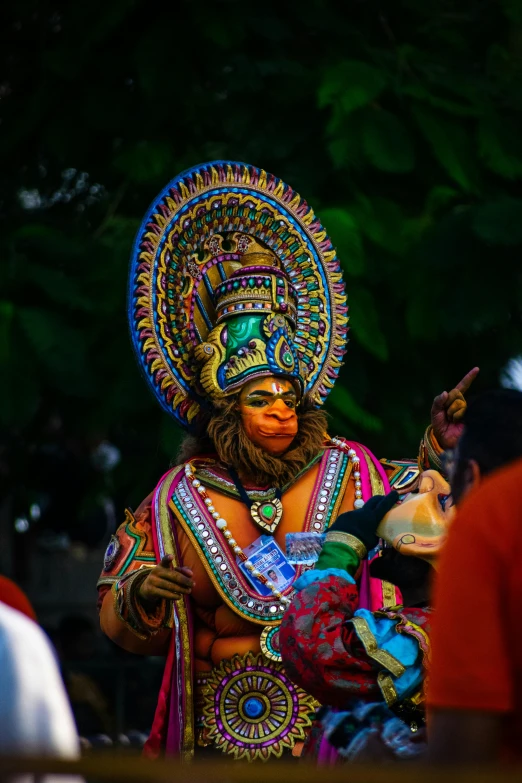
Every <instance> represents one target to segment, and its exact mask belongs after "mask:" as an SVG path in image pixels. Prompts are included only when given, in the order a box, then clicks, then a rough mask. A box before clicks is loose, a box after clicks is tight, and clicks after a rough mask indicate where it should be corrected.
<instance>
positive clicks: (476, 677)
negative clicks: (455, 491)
mask: <svg viewBox="0 0 522 783" xmlns="http://www.w3.org/2000/svg"><path fill="white" fill-rule="evenodd" d="M521 553H522V461H520V462H517V463H515V464H514V465H512V466H511V467H509V468H506V469H504V470H502V471H500V472H497V473H495V474H493V475H492V476H491V477H488V479H486V480H485V481H484V482H483V484H482V485H481V486H480V487H479V488H478V489H477V490H476V491H473V492H472V494H471V495H470V496H469V498H467V499H466V500H464V502H463V503H462V506H461V507H460V508H459V511H458V514H457V517H456V519H455V521H454V523H453V525H452V527H451V529H450V532H449V536H448V542H447V544H446V547H445V549H444V552H443V554H442V557H441V563H440V571H439V575H438V579H437V585H436V591H435V609H436V611H435V621H434V628H433V634H432V656H433V658H432V666H431V674H430V683H429V692H428V704H429V705H430V706H431V707H439V708H449V709H463V710H479V711H486V712H497V713H505V714H506V718H507V720H506V721H505V727H506V728H505V732H506V733H505V744H506V746H507V747H509V746H511V750H512V751H514V753H515V755H516V756H518V758H519V759H520V758H521V756H522V750H521V749H520V737H522V622H521V619H520V606H521V602H520V597H521V596H522V566H521V562H520V557H521ZM515 738H518V745H517V744H516V739H515Z"/></svg>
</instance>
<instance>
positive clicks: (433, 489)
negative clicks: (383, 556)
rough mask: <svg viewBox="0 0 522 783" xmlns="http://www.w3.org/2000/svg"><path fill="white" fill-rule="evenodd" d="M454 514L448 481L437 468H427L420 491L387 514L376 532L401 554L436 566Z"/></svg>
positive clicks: (421, 479) (421, 480) (410, 495)
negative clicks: (418, 558)
mask: <svg viewBox="0 0 522 783" xmlns="http://www.w3.org/2000/svg"><path fill="white" fill-rule="evenodd" d="M454 515H455V507H454V505H453V500H452V497H451V489H450V486H449V484H448V482H447V481H446V480H445V479H444V478H443V477H442V476H441V474H440V473H438V472H437V471H436V470H426V471H424V473H423V474H422V475H421V478H420V483H419V491H418V492H417V493H411V494H409V495H407V496H406V497H405V499H404V500H403V502H402V503H401V504H400V505H397V506H394V507H393V508H392V510H391V511H389V512H388V513H387V514H386V516H385V517H384V519H383V520H382V522H381V524H380V525H379V527H378V529H377V535H378V536H380V537H381V538H383V539H384V540H385V541H386V542H387V543H388V544H391V546H393V547H394V548H395V549H396V550H397V551H398V552H400V553H401V555H412V556H413V557H420V558H422V559H423V560H427V561H428V562H429V563H431V564H432V565H435V563H434V561H436V559H437V558H438V556H439V554H440V552H441V550H442V547H443V546H444V542H445V540H446V535H447V532H448V528H449V526H450V524H451V522H452V520H453V517H454Z"/></svg>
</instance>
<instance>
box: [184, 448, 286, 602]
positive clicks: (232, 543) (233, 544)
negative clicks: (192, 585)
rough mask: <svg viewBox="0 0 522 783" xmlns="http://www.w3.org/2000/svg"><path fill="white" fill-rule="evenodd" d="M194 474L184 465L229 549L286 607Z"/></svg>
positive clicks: (189, 478)
mask: <svg viewBox="0 0 522 783" xmlns="http://www.w3.org/2000/svg"><path fill="white" fill-rule="evenodd" d="M194 473H195V468H194V467H193V466H192V465H191V464H190V463H187V464H186V465H185V476H186V477H187V480H188V481H190V483H191V484H192V486H193V487H194V489H195V490H197V492H199V494H200V495H201V497H202V498H203V502H204V504H205V505H206V507H207V509H208V511H209V513H210V514H212V516H213V518H214V519H215V520H216V527H217V528H219V530H221V532H222V533H223V535H224V537H225V539H226V541H227V544H228V545H229V547H230V549H231V550H232V551H233V552H234V554H235V555H236V556H237V559H238V560H239V561H241V563H243V564H244V566H245V568H246V569H248V571H250V573H251V574H252V576H254V577H255V578H256V579H258V580H259V581H260V582H261V584H263V585H265V587H267V588H268V589H269V590H270V592H271V593H272V595H273V596H274V598H277V600H278V601H279V603H280V604H283V605H284V606H287V605H288V604H289V603H290V598H287V597H286V596H285V595H283V594H282V593H281V591H280V590H278V589H277V587H276V585H275V584H274V583H273V582H271V581H270V580H269V579H267V578H266V576H264V574H262V573H261V571H258V569H257V568H256V567H255V565H254V564H253V563H252V561H251V560H249V559H248V557H247V556H246V555H245V553H244V552H243V550H242V549H241V547H240V546H239V544H238V543H237V541H236V540H235V538H233V537H232V533H231V532H230V530H229V529H228V523H227V521H226V519H223V517H222V516H221V515H220V514H219V512H218V511H216V509H215V508H214V505H213V503H212V500H211V498H210V497H209V496H208V494H207V490H206V489H205V487H204V486H203V484H202V483H201V481H200V480H199V479H197V478H196V477H195V475H194Z"/></svg>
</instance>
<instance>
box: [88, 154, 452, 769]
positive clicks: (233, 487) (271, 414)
mask: <svg viewBox="0 0 522 783" xmlns="http://www.w3.org/2000/svg"><path fill="white" fill-rule="evenodd" d="M129 310H130V312H129V315H130V321H131V331H132V335H133V341H134V347H135V349H136V353H137V356H138V358H139V361H140V364H141V367H142V369H143V372H144V374H145V376H146V378H147V380H148V382H149V384H150V386H151V387H152V390H153V391H154V393H155V395H156V396H157V398H158V400H159V401H160V403H161V404H162V406H163V408H164V409H165V410H166V411H168V412H169V413H170V414H172V415H173V416H174V417H175V418H176V420H177V421H178V422H179V423H180V424H181V425H182V426H184V427H185V428H186V429H187V430H188V431H189V433H191V435H189V437H188V439H187V440H186V442H185V443H184V446H183V449H182V455H181V457H180V460H179V463H180V464H179V465H178V466H177V467H175V468H173V469H172V470H170V471H169V472H168V473H167V474H166V475H165V476H164V477H163V478H162V479H161V481H160V482H159V484H158V486H157V487H156V489H155V491H154V492H153V493H152V495H151V496H150V497H148V498H147V499H146V500H145V501H144V502H143V503H142V504H141V506H140V507H139V508H138V509H137V511H136V512H135V513H131V512H130V511H127V515H126V520H125V522H124V524H123V525H122V526H121V527H120V528H119V529H118V531H117V533H116V535H115V536H113V538H112V540H111V542H110V544H109V547H108V549H107V552H106V556H105V562H104V569H103V572H102V574H101V577H100V580H99V592H100V616H101V625H102V628H103V630H104V631H105V632H106V633H107V634H108V635H109V636H110V637H111V638H112V639H113V640H114V641H116V642H117V643H118V644H120V645H121V646H122V647H124V648H126V649H128V650H130V651H134V652H138V653H143V654H165V653H167V662H166V667H165V673H164V678H163V684H162V688H161V692H160V696H159V701H158V708H157V712H156V716H155V720H154V725H153V728H152V733H151V737H150V738H149V742H148V745H147V752H148V754H149V755H150V756H157V755H158V754H160V753H161V752H164V751H165V752H167V753H171V754H179V755H181V757H182V758H190V757H191V755H192V754H193V751H194V746H195V745H197V746H215V747H217V748H219V749H220V750H221V751H223V752H224V753H226V754H229V755H231V756H233V757H235V758H245V759H249V760H254V759H262V760H266V759H268V758H269V757H271V756H276V757H279V756H281V754H282V753H283V752H287V751H288V752H290V751H292V749H294V747H295V746H296V744H298V743H299V742H301V741H302V740H303V739H304V738H305V735H306V732H307V730H308V729H309V727H310V725H311V719H310V715H311V713H312V712H313V710H314V708H315V706H316V702H315V701H314V699H313V698H312V697H311V696H310V695H308V694H307V693H305V691H303V690H302V689H300V688H299V687H296V686H295V685H294V684H293V683H292V682H291V681H290V680H289V678H288V676H287V675H286V674H285V671H284V669H283V667H282V664H281V656H280V652H279V649H278V629H279V624H280V622H281V619H282V616H283V612H284V610H285V608H286V607H287V606H288V604H289V602H290V599H291V596H292V593H293V587H292V584H293V581H294V579H295V577H296V576H299V575H300V573H301V572H302V571H304V567H303V566H298V567H297V568H296V569H294V568H293V567H292V565H291V564H290V563H289V562H288V560H287V558H286V556H285V537H286V534H287V533H295V532H303V531H304V532H315V533H321V532H324V531H326V530H327V528H328V526H329V525H330V523H331V522H332V521H333V520H335V519H336V517H337V516H338V514H339V513H340V512H345V511H348V510H350V509H353V508H361V507H362V506H363V505H364V503H365V501H367V500H368V499H369V498H371V497H372V496H373V495H383V494H386V493H387V492H388V491H389V489H390V479H391V481H392V482H393V484H394V486H397V487H399V488H400V489H401V490H405V489H407V488H408V487H410V486H411V485H412V484H414V483H415V481H416V480H417V479H418V475H419V467H418V466H417V465H416V463H411V462H409V463H408V462H402V463H391V462H384V463H383V464H381V463H380V462H379V461H378V460H376V459H375V458H374V457H373V455H372V454H371V452H370V451H369V450H368V449H366V448H365V447H363V446H362V445H360V444H357V443H351V442H348V441H345V440H341V439H338V438H333V439H332V438H329V437H328V435H327V434H326V419H325V417H324V414H323V413H322V412H321V410H320V408H321V406H322V404H323V402H324V400H325V399H326V397H327V395H328V393H329V391H330V389H331V388H332V386H333V383H334V381H335V378H336V377H337V374H338V371H339V368H340V366H341V360H342V357H343V354H344V351H345V346H346V332H347V320H348V319H347V307H346V297H345V293H344V286H343V282H342V277H341V272H340V267H339V264H338V261H337V258H336V255H335V250H334V249H333V247H332V245H331V242H330V240H329V239H328V237H327V235H326V233H325V231H324V229H323V228H322V226H321V224H320V223H319V221H318V220H317V218H316V217H315V216H314V214H313V212H312V210H311V209H310V208H309V207H308V205H307V204H306V202H305V201H303V200H302V199H301V198H300V197H299V196H298V195H297V194H296V193H295V192H294V191H293V190H292V189H291V188H289V187H288V186H287V185H285V184H284V183H283V182H281V180H278V179H277V178H275V177H273V176H272V175H269V174H267V173H266V172H264V171H262V170H260V169H257V168H255V167H253V166H247V165H245V164H239V163H224V162H215V163H211V164H206V165H202V166H199V167H197V168H195V169H192V170H190V171H188V172H185V173H184V174H182V175H180V176H179V177H177V178H176V179H175V180H173V181H172V182H171V183H170V184H169V185H168V186H167V188H166V189H165V191H164V192H163V193H162V194H161V195H160V197H159V198H158V199H157V201H156V202H155V203H154V204H153V206H152V207H151V209H150V211H149V213H148V214H147V216H146V218H145V220H144V221H143V224H142V227H141V229H140V231H139V233H138V237H137V240H136V244H135V248H134V253H133V259H132V267H131V276H130V291H129ZM463 405H464V402H463V399H462V393H461V391H460V390H459V389H456V390H454V391H453V392H451V393H450V395H449V396H448V395H446V396H445V397H444V399H442V398H441V400H440V401H439V403H438V406H436V410H435V413H436V415H435V416H434V417H433V422H434V424H435V430H436V431H435V433H434V432H433V431H432V430H429V431H428V432H427V435H426V436H425V438H424V440H423V443H422V448H421V461H422V462H425V461H427V462H428V463H429V462H430V460H431V461H433V460H435V461H436V460H438V454H439V452H440V447H439V446H438V443H437V438H436V437H435V435H438V437H439V441H440V440H441V439H442V440H443V439H444V437H446V436H448V433H451V428H452V427H453V426H457V425H456V421H457V419H458V417H459V415H460V414H461V410H460V409H461V408H462V406H463ZM437 417H438V418H437ZM452 419H455V421H453V422H452ZM442 445H444V444H442ZM274 574H275V575H276V578H274ZM363 582H364V590H363V592H365V595H364V598H363V602H364V603H365V604H367V605H369V606H374V608H378V607H380V606H383V605H384V606H386V605H388V606H389V605H394V604H395V603H397V599H398V595H397V593H396V591H395V589H394V587H393V586H392V585H390V584H386V583H385V582H382V581H381V580H377V579H371V578H370V577H369V574H368V572H367V570H366V571H365V572H364V574H363Z"/></svg>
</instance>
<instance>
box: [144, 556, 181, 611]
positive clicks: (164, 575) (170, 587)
mask: <svg viewBox="0 0 522 783" xmlns="http://www.w3.org/2000/svg"><path fill="white" fill-rule="evenodd" d="M194 585H195V582H194V580H193V579H192V571H191V569H190V568H187V567H186V566H181V567H180V568H177V567H176V568H173V567H172V555H165V557H164V558H163V559H162V561H161V563H160V564H159V565H157V566H155V567H154V568H151V569H150V571H149V573H148V574H147V576H146V577H145V579H144V580H143V582H142V583H141V585H140V587H139V590H138V595H139V597H140V599H141V600H142V601H143V602H144V603H146V604H157V603H158V602H159V601H161V600H162V599H163V598H167V599H169V600H171V601H177V600H178V598H181V596H182V595H183V594H185V595H187V594H189V593H191V592H192V588H193V587H194Z"/></svg>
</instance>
